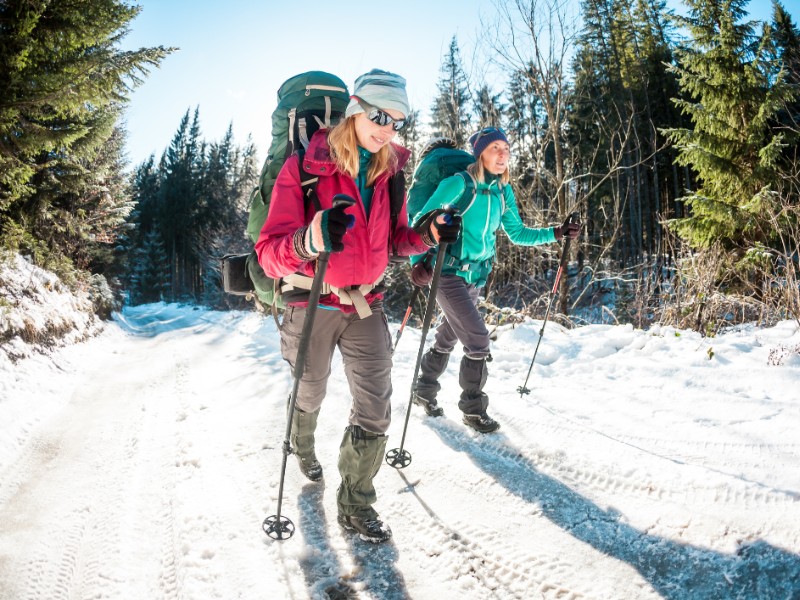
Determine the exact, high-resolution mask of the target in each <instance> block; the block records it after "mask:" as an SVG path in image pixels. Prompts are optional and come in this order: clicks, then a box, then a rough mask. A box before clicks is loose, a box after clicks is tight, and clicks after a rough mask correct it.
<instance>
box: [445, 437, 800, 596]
mask: <svg viewBox="0 0 800 600" xmlns="http://www.w3.org/2000/svg"><path fill="white" fill-rule="evenodd" d="M430 427H431V429H432V430H433V431H435V432H436V433H437V434H438V435H439V437H440V438H441V439H442V440H443V441H444V442H445V443H446V444H447V445H448V446H450V447H451V448H452V449H453V450H455V451H457V452H463V453H465V454H466V455H468V456H469V457H470V459H471V460H472V461H473V463H474V464H475V465H477V466H478V467H479V468H480V469H481V470H483V471H484V472H485V473H486V474H487V475H490V476H491V477H493V478H494V479H495V481H497V483H498V484H500V485H502V486H503V487H505V488H506V489H507V490H508V491H509V492H510V493H512V494H514V495H516V496H518V497H519V498H521V499H523V500H524V501H526V502H529V503H531V504H536V505H538V506H539V507H540V509H541V514H542V515H543V516H545V517H547V518H548V519H550V521H552V522H553V523H554V524H556V525H558V526H559V527H561V528H562V529H563V530H564V531H566V532H568V533H569V534H570V535H572V536H574V537H575V538H577V539H579V540H581V541H583V542H585V543H587V544H590V545H591V546H592V547H594V548H595V549H596V550H598V551H600V552H602V553H604V554H607V555H608V556H611V557H613V558H616V559H618V560H621V561H625V562H626V563H628V564H630V565H631V566H632V567H634V568H635V569H636V570H637V571H639V573H641V575H642V577H644V578H645V579H646V580H647V581H648V582H650V584H651V585H652V586H653V588H654V589H655V590H656V591H657V592H658V593H660V594H661V595H662V596H663V597H664V598H668V599H674V600H684V599H685V598H714V599H715V600H725V599H737V600H738V599H747V600H752V599H756V598H786V599H800V555H797V554H792V553H790V552H787V551H785V550H783V549H780V548H776V547H774V546H772V545H770V544H768V543H766V542H764V541H761V540H758V541H755V542H752V543H747V544H744V545H742V546H741V547H740V548H739V550H738V551H737V553H736V554H735V555H729V554H724V553H720V552H716V551H714V550H709V549H705V548H698V547H694V546H691V545H688V544H682V543H679V542H676V541H674V540H670V539H666V538H663V537H658V536H655V535H650V534H647V533H644V532H642V531H639V530H637V529H634V528H633V527H631V526H630V525H626V524H625V523H622V522H620V518H619V517H620V515H619V514H617V513H615V512H614V511H612V510H603V509H602V508H600V507H599V506H597V505H596V504H593V503H592V502H591V501H590V500H588V499H587V498H585V497H583V496H581V495H580V494H578V493H576V492H575V491H573V490H572V489H570V488H569V487H567V486H566V485H564V484H563V483H561V482H560V481H558V480H556V479H553V478H552V477H549V476H547V475H544V474H543V473H541V472H539V471H538V470H537V469H536V466H535V465H534V464H533V462H532V461H530V460H529V459H526V458H524V457H520V456H517V453H516V452H513V448H511V446H510V445H509V444H508V440H507V438H506V437H505V436H504V435H503V434H494V435H493V436H492V438H491V440H488V439H479V440H475V439H473V438H471V437H467V435H466V434H464V433H461V432H460V431H457V430H451V429H450V428H449V427H448V426H440V425H430ZM486 442H488V443H486ZM510 450H511V451H512V454H513V455H514V457H513V458H512V457H509V456H507V454H508V453H509V451H510Z"/></svg>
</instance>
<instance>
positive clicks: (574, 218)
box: [517, 212, 578, 398]
mask: <svg viewBox="0 0 800 600" xmlns="http://www.w3.org/2000/svg"><path fill="white" fill-rule="evenodd" d="M567 222H568V223H577V222H578V213H576V212H574V213H572V214H571V215H570V216H569V220H568V221H567ZM571 241H572V240H571V239H570V238H567V239H566V241H565V242H564V249H563V250H562V251H561V260H560V261H559V264H558V271H557V272H556V280H555V281H554V282H553V289H552V290H551V291H550V300H549V301H548V303H547V310H546V311H545V313H544V321H543V322H542V328H541V329H540V330H539V339H538V341H537V342H536V349H535V350H534V351H533V358H532V359H531V366H530V367H528V374H527V375H526V376H525V383H523V384H522V385H521V386H519V387H518V388H517V391H518V392H519V396H520V398H522V396H523V394H530V393H531V391H530V390H529V389H528V378H529V377H530V376H531V370H532V369H533V363H534V362H535V361H536V354H537V353H538V352H539V344H541V343H542V337H544V327H545V325H547V318H548V317H549V316H550V308H551V307H552V306H553V300H554V299H555V297H556V291H557V290H558V283H559V281H561V273H563V272H564V267H565V266H566V264H567V259H568V258H569V243H570V242H571Z"/></svg>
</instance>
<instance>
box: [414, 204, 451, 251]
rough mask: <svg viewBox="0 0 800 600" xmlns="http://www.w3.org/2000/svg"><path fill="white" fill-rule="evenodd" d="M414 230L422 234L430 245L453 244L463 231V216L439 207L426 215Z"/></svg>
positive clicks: (423, 238)
mask: <svg viewBox="0 0 800 600" xmlns="http://www.w3.org/2000/svg"><path fill="white" fill-rule="evenodd" d="M414 231H416V232H417V233H419V234H420V235H421V236H422V241H423V242H425V243H426V244H427V245H428V246H437V245H438V244H452V243H453V242H455V241H456V240H457V239H458V234H459V233H460V232H461V216H460V215H457V214H454V213H452V212H448V211H446V210H445V209H443V208H437V209H434V210H432V211H430V212H429V213H428V214H426V215H424V216H423V218H422V220H421V221H420V223H419V224H418V225H417V226H416V227H415V228H414Z"/></svg>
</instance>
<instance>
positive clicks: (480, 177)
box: [467, 156, 511, 185]
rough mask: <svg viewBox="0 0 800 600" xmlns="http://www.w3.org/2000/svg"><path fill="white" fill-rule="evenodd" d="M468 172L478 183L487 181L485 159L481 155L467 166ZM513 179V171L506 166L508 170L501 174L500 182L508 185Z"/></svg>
mask: <svg viewBox="0 0 800 600" xmlns="http://www.w3.org/2000/svg"><path fill="white" fill-rule="evenodd" d="M467 172H468V173H469V174H470V175H472V176H473V177H474V178H475V181H477V182H478V183H486V171H485V170H484V168H483V161H482V160H481V157H480V156H479V157H478V158H477V159H476V160H475V162H474V163H472V164H471V165H469V166H468V167H467ZM509 181H511V172H510V171H509V170H508V167H506V170H505V171H503V172H502V173H501V174H500V183H502V184H503V185H508V182H509Z"/></svg>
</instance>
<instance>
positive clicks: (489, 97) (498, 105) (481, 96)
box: [473, 84, 506, 129]
mask: <svg viewBox="0 0 800 600" xmlns="http://www.w3.org/2000/svg"><path fill="white" fill-rule="evenodd" d="M501 96H502V94H493V93H492V90H491V89H490V88H489V86H488V85H485V84H484V85H482V86H481V88H480V89H479V90H478V92H477V93H476V94H475V98H474V99H473V106H474V107H475V115H476V117H477V121H478V125H477V127H476V129H483V128H484V127H502V126H503V123H502V116H503V113H504V112H505V109H506V106H505V104H503V102H502V100H501Z"/></svg>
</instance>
